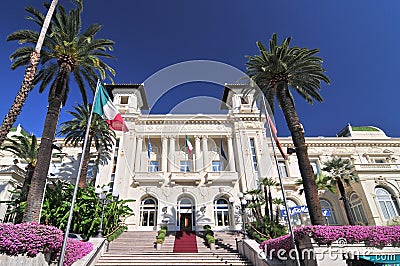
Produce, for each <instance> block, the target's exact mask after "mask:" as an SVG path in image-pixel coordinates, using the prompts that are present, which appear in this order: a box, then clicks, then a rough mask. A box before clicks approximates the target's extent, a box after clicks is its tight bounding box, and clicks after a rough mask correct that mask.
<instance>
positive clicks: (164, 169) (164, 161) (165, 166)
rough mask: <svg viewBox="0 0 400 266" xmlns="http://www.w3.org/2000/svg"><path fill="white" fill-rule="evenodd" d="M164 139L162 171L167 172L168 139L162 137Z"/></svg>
mask: <svg viewBox="0 0 400 266" xmlns="http://www.w3.org/2000/svg"><path fill="white" fill-rule="evenodd" d="M161 139H162V151H161V171H162V172H164V173H165V172H167V171H168V170H167V169H168V168H167V163H168V150H167V149H168V147H167V145H168V139H167V137H161Z"/></svg>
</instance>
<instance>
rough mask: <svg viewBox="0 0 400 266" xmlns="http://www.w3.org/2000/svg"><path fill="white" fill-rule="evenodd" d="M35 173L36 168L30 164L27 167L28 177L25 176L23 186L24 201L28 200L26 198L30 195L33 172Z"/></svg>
mask: <svg viewBox="0 0 400 266" xmlns="http://www.w3.org/2000/svg"><path fill="white" fill-rule="evenodd" d="M34 171H35V167H34V166H33V165H32V164H28V165H27V167H26V175H25V180H24V183H23V185H22V189H21V191H22V195H23V197H24V199H23V200H24V201H25V200H26V197H27V196H28V193H29V187H30V185H31V182H32V176H33V172H34Z"/></svg>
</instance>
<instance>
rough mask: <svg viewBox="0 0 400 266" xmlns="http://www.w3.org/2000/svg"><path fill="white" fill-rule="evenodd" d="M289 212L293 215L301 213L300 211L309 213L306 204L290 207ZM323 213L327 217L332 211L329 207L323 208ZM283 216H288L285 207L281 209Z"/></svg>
mask: <svg viewBox="0 0 400 266" xmlns="http://www.w3.org/2000/svg"><path fill="white" fill-rule="evenodd" d="M289 213H290V216H293V215H296V214H299V213H308V207H307V206H306V205H304V206H294V207H290V208H289ZM322 214H323V215H324V216H325V217H329V216H331V212H330V210H329V209H322ZM281 216H282V217H286V216H287V214H286V210H285V209H283V210H281Z"/></svg>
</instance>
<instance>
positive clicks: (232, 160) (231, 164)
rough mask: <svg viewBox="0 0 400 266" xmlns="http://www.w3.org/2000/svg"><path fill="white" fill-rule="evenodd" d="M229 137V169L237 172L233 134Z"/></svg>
mask: <svg viewBox="0 0 400 266" xmlns="http://www.w3.org/2000/svg"><path fill="white" fill-rule="evenodd" d="M227 139H228V160H229V171H231V172H236V168H235V155H234V154H233V144H232V136H231V135H229V136H227Z"/></svg>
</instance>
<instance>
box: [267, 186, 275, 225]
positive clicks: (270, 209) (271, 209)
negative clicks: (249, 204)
mask: <svg viewBox="0 0 400 266" xmlns="http://www.w3.org/2000/svg"><path fill="white" fill-rule="evenodd" d="M268 201H269V211H270V212H271V214H270V217H271V221H273V220H274V209H273V208H272V194H271V187H268Z"/></svg>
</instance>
